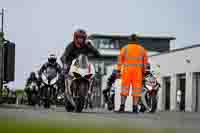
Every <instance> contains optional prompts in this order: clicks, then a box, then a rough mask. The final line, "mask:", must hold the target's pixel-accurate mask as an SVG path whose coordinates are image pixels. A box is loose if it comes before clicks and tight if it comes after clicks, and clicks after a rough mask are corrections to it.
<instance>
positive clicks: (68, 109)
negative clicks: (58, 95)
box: [65, 98, 74, 112]
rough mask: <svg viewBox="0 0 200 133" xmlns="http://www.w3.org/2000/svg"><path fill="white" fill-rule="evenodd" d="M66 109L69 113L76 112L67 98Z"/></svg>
mask: <svg viewBox="0 0 200 133" xmlns="http://www.w3.org/2000/svg"><path fill="white" fill-rule="evenodd" d="M65 109H66V111H67V112H73V111H74V107H73V105H72V104H71V103H70V102H69V100H68V99H67V98H65Z"/></svg>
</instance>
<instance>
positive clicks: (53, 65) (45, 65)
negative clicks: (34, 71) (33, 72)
mask: <svg viewBox="0 0 200 133" xmlns="http://www.w3.org/2000/svg"><path fill="white" fill-rule="evenodd" d="M48 67H52V68H55V69H56V72H57V73H59V74H60V73H61V66H60V65H59V64H58V63H57V62H56V63H55V64H51V63H49V62H46V63H45V64H44V65H42V67H41V68H40V70H39V72H38V74H39V76H41V74H42V73H43V72H44V70H46V69H47V68H48Z"/></svg>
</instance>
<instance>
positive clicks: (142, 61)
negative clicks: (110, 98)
mask: <svg viewBox="0 0 200 133" xmlns="http://www.w3.org/2000/svg"><path fill="white" fill-rule="evenodd" d="M147 62H148V57H147V51H146V50H145V48H143V47H142V46H141V45H139V44H128V45H127V46H126V47H124V48H122V49H121V51H120V55H119V64H118V70H120V71H121V74H122V86H121V87H122V88H121V96H128V95H129V89H130V85H132V93H131V95H132V96H141V95H142V84H143V83H142V82H143V78H144V74H145V67H146V65H147Z"/></svg>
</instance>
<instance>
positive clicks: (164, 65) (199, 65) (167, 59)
mask: <svg viewBox="0 0 200 133" xmlns="http://www.w3.org/2000/svg"><path fill="white" fill-rule="evenodd" d="M199 53H200V47H194V48H190V49H185V50H181V51H175V52H171V53H166V54H161V55H157V56H151V57H150V58H149V60H150V63H152V64H153V65H160V75H159V77H160V79H159V81H160V83H161V86H163V84H162V80H161V78H162V77H165V76H171V88H170V89H171V90H170V91H171V95H170V97H171V99H170V102H171V103H170V104H171V108H170V109H171V110H176V98H175V97H176V89H177V78H176V74H180V73H185V74H186V90H185V91H186V97H185V98H186V99H185V100H186V101H185V104H186V106H185V107H186V111H190V112H191V111H193V110H194V103H193V102H194V100H195V99H192V97H193V94H194V92H193V91H194V86H193V84H192V83H193V76H192V72H200V61H199V58H200V57H199ZM187 59H188V60H190V61H191V62H190V63H187V61H186V60H187ZM164 92H165V91H164V90H162V88H161V90H160V92H159V97H160V98H159V104H158V105H159V107H158V109H159V110H164V108H163V107H164V106H163V105H162V104H164V102H163V101H162V99H163V97H164V96H165V94H164Z"/></svg>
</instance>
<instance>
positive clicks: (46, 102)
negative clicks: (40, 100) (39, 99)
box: [44, 100, 50, 109]
mask: <svg viewBox="0 0 200 133" xmlns="http://www.w3.org/2000/svg"><path fill="white" fill-rule="evenodd" d="M44 108H46V109H48V108H50V101H49V100H45V101H44Z"/></svg>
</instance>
